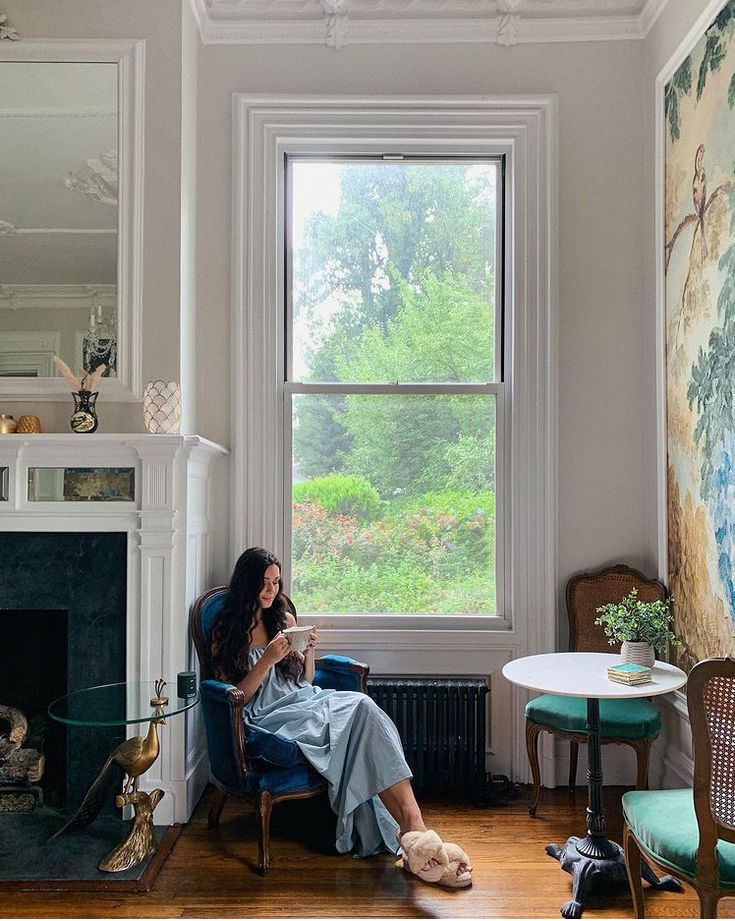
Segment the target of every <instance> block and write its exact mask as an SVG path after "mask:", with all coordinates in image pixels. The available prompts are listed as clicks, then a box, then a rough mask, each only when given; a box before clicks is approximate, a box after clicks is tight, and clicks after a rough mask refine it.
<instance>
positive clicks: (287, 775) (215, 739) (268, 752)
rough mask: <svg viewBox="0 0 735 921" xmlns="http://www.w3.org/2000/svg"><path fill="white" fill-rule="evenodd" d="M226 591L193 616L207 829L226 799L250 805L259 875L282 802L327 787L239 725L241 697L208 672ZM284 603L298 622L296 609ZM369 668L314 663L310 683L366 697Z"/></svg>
mask: <svg viewBox="0 0 735 921" xmlns="http://www.w3.org/2000/svg"><path fill="white" fill-rule="evenodd" d="M226 592H227V588H226V587H225V586H220V587H218V588H213V589H211V590H210V591H208V592H205V593H204V594H203V595H202V596H201V597H200V598H198V599H197V601H196V602H195V603H194V606H193V608H192V611H191V621H190V629H191V636H192V639H193V641H194V646H195V647H196V651H197V655H198V657H199V667H200V678H201V686H200V690H201V707H202V715H203V719H204V728H205V730H206V734H207V750H208V754H209V764H210V768H211V773H212V776H213V778H214V781H215V784H216V787H217V791H216V793H215V798H214V800H213V802H212V805H211V807H210V810H209V827H210V828H215V827H217V825H219V820H220V816H221V815H222V809H223V807H224V805H225V801H226V799H227V797H228V796H237V797H241V798H243V799H246V800H248V801H250V802H252V803H253V804H254V806H255V811H256V815H257V818H258V870H259V872H260V873H261V874H262V875H263V876H265V875H266V874H267V872H268V868H269V865H270V817H271V810H272V808H273V806H275V805H276V804H277V803H281V802H284V801H285V800H292V799H305V798H307V797H311V796H317V795H319V794H321V793H324V792H325V791H326V789H327V783H326V781H325V780H324V778H323V777H322V776H321V775H320V774H318V773H317V772H316V771H315V770H314V769H313V768H312V767H311V765H310V764H309V763H308V762H307V761H306V759H305V758H304V756H303V755H302V753H301V750H300V749H299V747H298V745H297V744H296V743H295V742H293V741H291V740H290V739H287V738H285V737H283V736H279V735H278V734H277V733H272V732H266V731H264V730H262V729H254V728H247V727H246V726H245V723H244V720H243V708H244V706H245V695H244V694H243V692H242V691H240V690H239V689H238V688H236V687H235V686H234V685H231V684H227V683H226V682H223V681H217V680H216V679H215V677H214V672H213V670H212V630H213V628H214V625H215V622H216V620H217V617H218V616H219V613H220V611H221V610H222V603H223V601H224V598H225V594H226ZM284 597H285V598H286V604H287V606H288V608H289V609H290V611H291V613H292V614H293V615H294V617H296V608H295V607H294V606H293V603H292V602H291V600H290V599H289V598H288V597H287V596H284ZM369 672H370V669H369V668H368V666H367V665H363V664H362V663H360V662H355V661H354V660H352V659H348V658H346V657H344V656H335V655H327V656H322V657H321V658H319V659H317V660H316V673H315V675H314V684H316V685H318V686H319V687H321V688H333V689H335V690H339V691H362V692H363V693H367V676H368V674H369Z"/></svg>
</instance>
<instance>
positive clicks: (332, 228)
mask: <svg viewBox="0 0 735 921" xmlns="http://www.w3.org/2000/svg"><path fill="white" fill-rule="evenodd" d="M555 115H556V102H555V99H554V98H553V97H549V96H539V97H534V98H526V97H507V98H498V97H481V96H464V97H445V98H442V97H439V98H438V99H436V100H432V99H429V98H424V97H385V98H372V97H355V98H351V97H337V96H335V97H307V96H277V97H272V98H268V97H259V96H252V97H250V96H246V95H242V96H236V97H235V107H234V116H235V133H234V137H235V143H234V152H233V153H234V155H233V195H234V198H233V214H234V220H233V231H234V233H233V349H232V361H233V391H232V392H233V415H232V419H233V438H232V444H233V462H232V466H231V474H232V500H233V501H232V534H231V536H232V556H233V559H234V558H236V557H237V555H238V553H239V552H241V551H242V549H244V547H246V546H251V545H260V546H265V547H268V548H271V549H273V550H275V552H276V553H277V554H278V555H279V557H280V558H281V559H282V561H283V564H284V569H283V575H284V582H285V585H286V590H287V591H288V592H289V593H290V594H291V596H292V597H293V599H294V601H295V603H296V606H297V608H298V610H299V611H300V613H301V614H302V615H304V614H306V615H308V616H312V615H313V617H314V619H315V620H316V622H317V623H319V624H321V625H322V626H327V627H337V626H342V625H346V624H347V623H349V625H350V626H351V627H352V625H355V626H354V629H353V634H351V635H353V636H356V634H355V633H354V631H355V630H356V631H359V632H360V637H361V638H360V640H359V641H360V642H363V640H365V634H364V631H365V630H374V631H376V633H375V639H374V640H365V642H368V643H373V645H372V647H371V648H373V649H377V648H380V649H387V648H389V647H391V646H392V645H393V646H395V645H396V644H398V645H400V644H401V643H405V644H406V648H407V649H409V648H412V646H411V643H412V641H411V640H410V639H401V636H402V634H401V633H400V630H397V629H396V628H397V627H399V626H400V628H401V629H403V628H404V627H406V628H410V629H413V628H418V629H419V630H421V629H422V628H427V629H429V630H432V629H434V628H437V632H436V633H435V634H432V636H431V637H427V636H424V639H423V640H422V643H423V644H424V645H423V646H422V648H423V649H429V648H431V649H436V650H437V652H439V651H440V650H441V649H442V648H443V647H444V646H445V645H446V643H447V642H449V643H450V644H453V646H454V647H456V648H457V649H463V650H466V654H467V656H468V658H467V663H466V665H467V668H470V669H473V670H474V671H475V672H476V671H477V668H478V667H485V666H486V665H487V662H489V661H490V659H489V658H488V656H489V655H490V653H489V652H488V650H491V649H492V650H494V651H493V652H492V655H494V656H496V659H497V663H496V664H498V663H502V661H505V660H506V659H507V657H509V656H512V655H517V654H522V653H523V652H524V651H525V650H529V651H539V650H542V649H550V648H553V643H554V638H555V630H556V625H555V607H556V573H555V563H556V560H555V549H556V510H555V501H556V485H555V484H556V428H555V425H556V421H555V420H556V382H555V355H554V350H555V344H556V332H555V319H554V310H553V302H554V295H555V268H554V266H555V260H554V247H555V239H556V227H555V206H556V179H555V176H556V162H555V157H556V147H555V136H556V125H555ZM355 615H367V616H366V617H361V618H359V619H358V618H356V617H355ZM445 615H446V616H445ZM343 617H344V618H348V619H349V618H352V619H351V620H348V621H343V620H342V619H341V618H343ZM449 624H451V625H452V626H454V625H456V626H457V627H460V628H461V629H462V631H464V638H462V637H460V636H459V635H458V634H456V633H452V634H451V636H448V635H447V634H446V633H442V632H441V631H442V630H443V629H444V627H445V626H448V625H449ZM508 627H512V628H513V632H512V633H509V632H507V630H505V629H504V628H508ZM488 628H490V629H488ZM493 628H501V630H502V633H501V630H498V629H493ZM380 631H383V632H382V633H380ZM467 631H470V633H468V632H467ZM472 631H475V632H474V633H472ZM378 634H379V635H378ZM503 635H504V638H503ZM337 640H338V638H337V637H336V635H335V637H333V638H332V639H331V642H333V643H337V646H338V648H343V647H342V645H340V644H341V642H342V638H340V639H339V642H338V641H337ZM345 641H346V640H345ZM355 642H357V640H355ZM375 644H377V645H375ZM478 644H479V645H478ZM344 648H350V649H356V648H357V647H355V646H349V644H348V645H347V646H344ZM478 649H481V650H484V651H483V652H482V655H481V656H480V653H476V650H478ZM476 654H477V655H478V656H480V658H481V659H482V666H480V664H479V661H480V660H479V659H478V661H477V662H476V661H475V659H473V658H472V656H474V655H476ZM432 655H433V653H432ZM483 657H484V658H483ZM371 662H373V664H375V662H374V659H371ZM493 662H495V660H494V659H493ZM391 663H392V660H391V661H388V659H386V661H385V663H383V666H381V667H384V668H390V667H393V665H392V664H391ZM412 667H414V666H412ZM416 667H419V666H418V665H416ZM422 667H425V668H430V667H431V668H440V667H441V666H440V663H439V662H438V660H437V662H436V663H434V664H433V665H430V664H429V663H424V664H423V665H422ZM493 667H495V665H493Z"/></svg>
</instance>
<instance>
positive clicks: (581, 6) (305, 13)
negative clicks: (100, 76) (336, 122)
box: [190, 0, 668, 49]
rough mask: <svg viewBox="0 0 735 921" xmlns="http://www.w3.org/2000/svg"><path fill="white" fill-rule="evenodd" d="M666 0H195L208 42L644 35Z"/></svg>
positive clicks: (503, 41)
mask: <svg viewBox="0 0 735 921" xmlns="http://www.w3.org/2000/svg"><path fill="white" fill-rule="evenodd" d="M667 2H668V0H190V4H191V7H192V10H193V13H194V17H195V19H196V22H197V26H198V28H199V33H200V36H201V39H202V42H203V43H204V44H208V45H218V44H227V45H229V44H310V45H314V44H317V45H328V46H330V47H332V48H335V49H339V48H342V47H344V46H345V45H350V44H416V43H447V42H460V43H461V42H488V43H495V44H498V45H504V46H512V45H515V44H519V43H540V42H575V41H610V40H616V39H643V38H645V37H646V35H647V34H648V32H649V30H650V29H651V27H652V26H653V24H654V23H655V22H656V20H657V19H658V17H659V15H660V13H661V11H662V10H663V8H664V7H665V6H666V3H667Z"/></svg>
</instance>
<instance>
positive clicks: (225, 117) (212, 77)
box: [197, 42, 653, 597]
mask: <svg viewBox="0 0 735 921" xmlns="http://www.w3.org/2000/svg"><path fill="white" fill-rule="evenodd" d="M641 53H642V43H641V42H602V43H600V42H593V43H581V44H552V45H549V46H546V47H545V46H543V45H519V46H516V47H514V48H501V47H498V46H495V45H440V46H434V47H432V46H425V45H424V46H420V45H414V46H398V45H390V46H387V47H377V46H348V47H346V48H343V49H341V50H340V51H334V50H333V49H330V48H326V47H320V46H305V47H298V46H288V47H278V46H267V47H249V46H219V45H209V46H205V47H203V48H201V49H200V53H199V61H200V64H199V175H198V185H199V190H198V191H199V194H198V219H197V225H198V231H199V247H198V252H199V265H198V302H199V304H200V305H201V307H202V309H200V310H199V312H198V318H199V323H198V329H197V340H198V343H199V348H200V352H199V353H200V356H202V361H203V365H202V367H201V368H200V374H199V381H200V384H199V386H200V396H199V404H200V407H201V414H200V429H201V431H202V432H203V434H206V435H207V436H208V437H210V438H213V439H214V440H215V441H220V442H222V443H225V444H227V443H229V432H230V429H229V397H228V385H229V373H230V368H229V362H228V336H229V329H230V325H229V324H230V313H229V311H230V219H231V218H230V216H231V205H230V185H231V177H230V171H231V146H232V145H231V97H232V93H233V92H249V93H346V94H347V93H355V94H358V93H359V94H365V93H374V94H388V93H395V94H422V93H424V94H462V93H481V94H503V93H524V92H529V93H537V92H543V93H546V92H557V93H558V94H559V120H560V129H559V130H560V137H559V162H560V182H559V189H560V202H559V227H560V239H559V375H560V379H559V413H560V418H559V441H560V444H559V588H560V593H561V591H562V590H563V586H564V583H565V581H566V579H567V578H568V576H569V575H570V574H571V573H573V572H575V571H577V570H580V569H584V568H586V567H595V566H598V565H601V564H603V563H606V562H609V561H625V562H628V563H631V564H632V565H637V566H641V567H643V568H644V569H647V570H649V571H650V570H651V567H652V565H653V558H652V557H651V556H650V553H648V552H647V548H646V545H645V539H644V522H645V499H646V496H645V492H644V482H643V479H642V477H641V469H642V466H643V462H644V455H643V442H644V438H643V435H644V431H643V426H644V421H643V415H642V412H641V403H642V402H643V400H644V399H645V398H646V397H645V394H644V347H643V342H642V339H641V330H640V291H641V286H642V277H643V264H642V254H641V248H642V241H643V234H644V229H645V227H646V226H647V222H646V220H645V218H644V216H643V215H642V213H641V207H640V200H641V191H642V168H641V147H642V143H643V138H642V104H643V100H642V94H641V76H642V70H643V65H642V57H641ZM214 356H218V357H219V358H221V361H215V360H214ZM239 549H241V548H233V554H234V553H236V552H237V551H238V550H239ZM560 597H561V594H560Z"/></svg>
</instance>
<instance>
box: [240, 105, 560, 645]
mask: <svg viewBox="0 0 735 921" xmlns="http://www.w3.org/2000/svg"><path fill="white" fill-rule="evenodd" d="M556 110H557V102H556V97H555V96H554V95H540V96H536V97H525V96H524V97H519V96H508V97H487V96H463V97H432V98H423V97H402V96H396V97H384V98H383V97H380V98H379V97H350V96H332V97H315V96H273V97H267V96H251V95H246V94H234V97H233V135H234V136H233V146H234V150H233V272H232V279H233V318H232V319H233V340H232V349H233V351H232V366H233V397H232V414H233V415H232V432H233V443H232V453H233V458H232V468H231V470H232V498H233V510H232V530H231V537H232V559H233V562H234V560H235V559H236V558H237V556H238V555H239V553H240V552H241V551H242V550H243V549H244V548H245V547H247V546H251V545H260V546H266V547H269V548H271V549H273V550H274V551H275V552H276V553H277V554H278V555H279V557H281V558H283V557H284V556H285V555H286V554H284V551H285V550H286V542H287V541H289V542H290V534H288V535H286V534H285V522H286V521H287V520H288V516H289V515H290V509H289V510H286V509H285V501H284V500H285V499H286V498H287V492H288V490H287V489H285V488H284V470H285V468H286V467H288V474H289V475H290V470H291V460H290V458H291V455H290V444H289V443H287V439H286V437H284V433H285V432H286V431H287V426H286V421H285V418H284V415H285V414H284V406H285V405H286V403H287V402H288V405H290V401H286V400H285V396H286V393H285V383H284V382H285V374H284V361H285V345H284V344H285V327H284V324H285V253H284V241H285V226H284V220H285V219H284V215H285V207H284V192H285V159H286V157H285V155H287V154H293V155H299V154H301V155H304V154H306V155H312V156H318V155H322V156H330V155H332V156H339V155H340V154H350V155H353V156H354V155H361V154H362V155H376V154H404V155H411V154H418V155H423V156H431V155H432V154H433V155H452V156H472V157H479V156H488V157H503V158H504V160H505V169H506V173H505V176H506V181H505V187H506V201H505V203H504V219H505V220H504V228H505V238H504V272H503V274H504V278H505V292H504V312H505V331H504V332H505V337H506V338H505V342H504V358H505V368H504V379H505V383H504V390H505V393H506V394H507V397H506V398H504V397H503V395H502V394H501V395H500V396H499V398H498V404H497V413H498V419H497V424H498V425H502V426H503V431H504V436H505V437H504V439H503V442H504V449H503V454H502V457H500V456H499V457H498V458H497V463H498V464H499V465H502V468H503V469H502V481H504V482H505V484H506V488H505V492H504V495H503V496H502V497H500V499H501V503H502V511H501V512H500V514H502V523H501V527H500V529H499V533H502V534H503V535H504V540H503V546H502V547H501V546H498V548H497V549H498V557H497V558H498V572H497V584H498V586H499V596H498V597H499V608H498V611H499V613H498V616H494V615H487V614H484V615H449V616H446V615H431V614H426V615H401V614H388V615H380V614H370V615H358V614H324V615H318V616H317V617H315V618H314V620H315V621H316V622H317V623H318V624H319V625H320V626H321V627H323V628H327V629H328V630H330V631H331V629H337V628H338V629H339V631H340V635H341V637H342V638H343V639H344V638H345V637H352V638H353V639H355V640H356V641H357V639H359V640H360V641H361V642H362V643H363V645H362V646H361V648H365V649H367V648H369V647H370V640H369V639H367V636H368V634H371V635H372V636H373V638H374V642H375V643H378V644H383V645H384V644H386V643H388V645H392V646H393V648H395V649H399V648H401V646H402V644H403V643H409V642H412V645H411V647H409V646H408V645H406V647H405V648H415V640H416V639H417V638H418V636H419V635H420V636H421V637H422V638H423V640H424V641H425V642H426V643H428V644H429V645H428V646H427V647H425V648H432V649H434V648H436V649H439V648H441V649H444V650H446V649H447V648H448V647H447V642H448V640H447V633H446V628H447V627H449V626H450V625H451V628H452V634H451V637H453V638H454V639H450V640H449V646H450V647H452V646H453V647H454V648H457V649H459V648H475V647H474V645H473V643H474V642H476V641H477V640H482V645H483V646H484V645H486V643H487V642H491V643H492V642H493V641H492V640H488V636H489V635H490V634H496V635H500V636H502V639H501V640H499V642H500V643H501V644H502V645H503V648H504V649H505V650H506V651H507V653H508V657H509V658H510V657H513V655H517V654H524V653H526V652H541V651H548V650H551V649H554V648H555V642H556V608H557V599H556V455H557V450H556V404H557V386H556V312H555V302H556V261H555V260H556V253H555V244H556V236H557V234H556V209H557V192H556V185H557V182H556V169H557V164H556V147H557V113H556ZM501 417H502V418H501ZM289 427H290V426H289ZM501 561H502V562H501ZM284 575H285V577H286V584H287V585H288V573H287V572H286V573H284ZM500 603H502V608H501V607H500ZM407 633H408V636H409V638H408V640H405V639H402V637H405V636H406V635H407ZM432 636H433V639H432ZM458 636H460V637H462V636H463V638H461V639H459V640H458V639H456V637H458ZM411 637H413V641H412V640H411ZM365 644H367V645H365ZM350 648H354V646H352V647H350ZM381 648H382V647H381Z"/></svg>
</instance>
